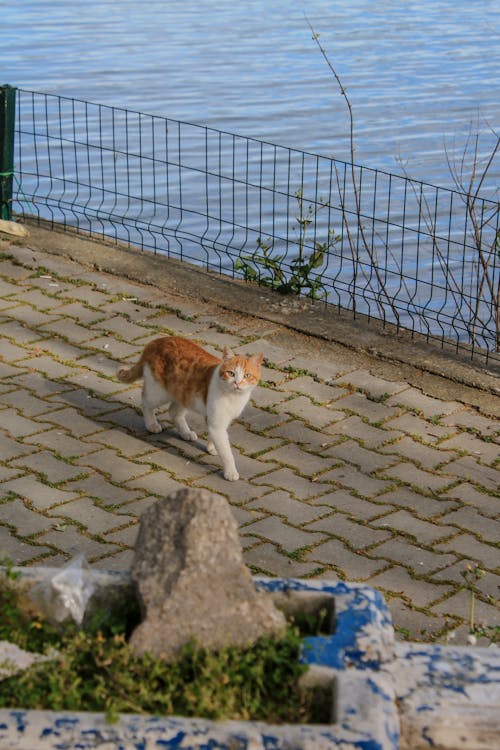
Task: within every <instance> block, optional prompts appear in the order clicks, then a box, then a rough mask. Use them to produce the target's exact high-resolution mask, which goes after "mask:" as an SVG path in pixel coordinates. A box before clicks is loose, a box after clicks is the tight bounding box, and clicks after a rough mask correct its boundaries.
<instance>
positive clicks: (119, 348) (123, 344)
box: [81, 336, 142, 375]
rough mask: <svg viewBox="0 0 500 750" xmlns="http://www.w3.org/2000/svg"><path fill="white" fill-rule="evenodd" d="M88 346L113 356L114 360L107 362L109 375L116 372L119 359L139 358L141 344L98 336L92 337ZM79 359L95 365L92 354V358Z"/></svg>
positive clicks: (95, 360) (95, 359)
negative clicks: (108, 363)
mask: <svg viewBox="0 0 500 750" xmlns="http://www.w3.org/2000/svg"><path fill="white" fill-rule="evenodd" d="M88 346H89V347H92V348H93V349H99V351H101V352H107V353H108V354H110V355H111V356H112V357H114V360H109V362H110V363H111V364H110V366H109V375H111V374H112V373H113V374H114V373H116V371H117V369H118V362H119V361H122V360H126V359H128V358H134V360H135V359H139V356H140V354H141V351H142V346H137V345H136V344H129V343H128V342H127V341H118V340H117V339H115V338H112V337H111V336H100V337H98V338H95V339H92V341H90V342H89V343H88ZM81 361H82V362H88V363H89V364H93V365H94V366H95V365H96V362H97V358H96V357H95V356H94V358H89V359H88V360H81ZM103 361H104V360H103Z"/></svg>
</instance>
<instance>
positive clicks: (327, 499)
mask: <svg viewBox="0 0 500 750" xmlns="http://www.w3.org/2000/svg"><path fill="white" fill-rule="evenodd" d="M377 500H378V499H377ZM312 502H313V503H314V505H317V506H318V507H319V508H321V506H323V505H325V506H327V507H328V508H332V509H333V510H340V511H342V512H343V513H346V514H348V515H349V516H352V517H353V518H357V519H360V520H362V521H370V520H371V519H372V518H378V517H379V516H383V515H384V514H386V513H389V512H391V511H392V510H393V507H392V505H385V504H383V503H379V502H377V501H374V502H372V501H370V500H365V499H364V498H360V497H356V496H355V495H351V494H350V493H349V492H347V491H346V490H336V491H335V492H329V493H327V494H326V495H321V496H320V497H317V498H316V499H314V500H313V501H312Z"/></svg>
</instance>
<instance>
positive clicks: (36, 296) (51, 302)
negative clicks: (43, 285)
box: [22, 289, 62, 312]
mask: <svg viewBox="0 0 500 750" xmlns="http://www.w3.org/2000/svg"><path fill="white" fill-rule="evenodd" d="M22 301H23V302H24V303H28V304H29V305H32V307H34V308H36V309H37V310H42V311H44V312H48V311H55V310H57V309H58V308H59V307H60V306H61V304H62V301H61V300H60V299H58V298H54V297H48V296H47V294H44V290H42V289H29V290H28V291H25V292H23V297H22Z"/></svg>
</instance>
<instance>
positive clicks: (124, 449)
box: [86, 429, 151, 458]
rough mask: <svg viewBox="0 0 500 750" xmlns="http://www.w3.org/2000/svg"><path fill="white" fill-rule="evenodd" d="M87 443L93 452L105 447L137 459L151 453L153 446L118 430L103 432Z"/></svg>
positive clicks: (88, 439)
mask: <svg viewBox="0 0 500 750" xmlns="http://www.w3.org/2000/svg"><path fill="white" fill-rule="evenodd" d="M86 442H88V444H89V447H91V448H92V449H93V450H100V449H101V447H102V446H103V445H104V446H106V447H109V448H113V449H114V450H117V451H118V452H119V453H121V454H122V455H123V456H125V457H127V458H136V457H138V456H143V455H144V454H145V453H151V445H150V444H149V443H148V442H146V440H142V439H141V438H138V437H135V436H134V435H128V434H127V433H126V432H122V431H121V430H117V429H108V430H102V431H101V432H98V433H96V434H95V435H92V437H91V438H90V437H89V438H87V441H86Z"/></svg>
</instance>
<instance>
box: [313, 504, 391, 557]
mask: <svg viewBox="0 0 500 750" xmlns="http://www.w3.org/2000/svg"><path fill="white" fill-rule="evenodd" d="M307 529H308V531H309V530H311V531H320V532H322V533H323V534H330V535H331V536H335V537H337V538H339V539H343V540H344V541H345V542H347V544H349V546H350V547H351V548H352V549H354V550H358V549H359V550H363V549H366V548H367V547H372V546H373V545H374V544H380V542H383V541H385V540H387V539H390V538H391V537H392V536H393V535H392V533H391V532H390V531H384V530H382V529H377V528H373V527H372V526H371V525H368V524H363V523H356V522H355V521H353V520H351V519H350V518H347V517H346V516H345V515H343V514H342V513H333V514H331V515H329V516H325V517H324V518H320V519H319V520H318V521H314V522H313V523H310V524H309V525H308V526H307Z"/></svg>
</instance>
